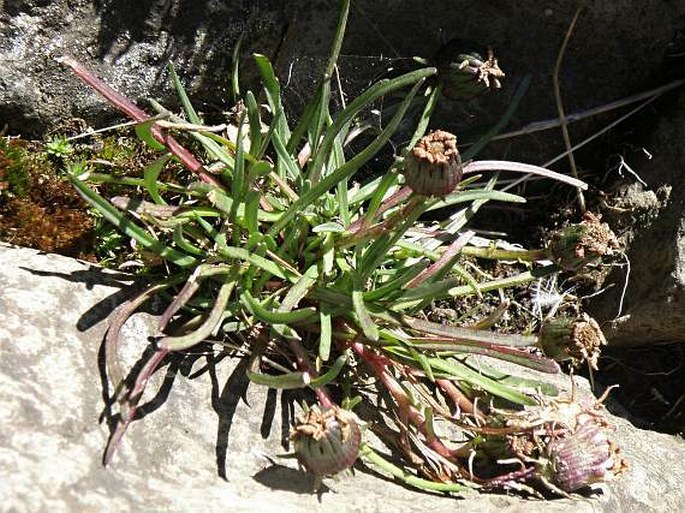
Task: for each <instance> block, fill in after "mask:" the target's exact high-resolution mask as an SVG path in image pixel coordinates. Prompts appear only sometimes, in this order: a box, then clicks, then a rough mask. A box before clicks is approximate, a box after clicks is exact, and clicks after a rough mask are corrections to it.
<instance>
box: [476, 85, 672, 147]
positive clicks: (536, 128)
mask: <svg viewBox="0 0 685 513" xmlns="http://www.w3.org/2000/svg"><path fill="white" fill-rule="evenodd" d="M684 84H685V79H679V80H674V81H672V82H669V83H668V84H664V85H662V86H659V87H655V88H654V89H650V90H649V91H642V92H641V93H636V94H633V95H630V96H626V97H625V98H621V99H620V100H616V101H613V102H609V103H604V104H602V105H599V106H598V107H593V108H591V109H588V110H583V111H580V112H574V113H572V114H568V115H567V116H566V123H567V124H570V123H575V122H576V121H582V120H584V119H588V118H591V117H594V116H599V115H600V114H605V113H607V112H611V111H612V110H616V109H620V108H622V107H626V106H628V105H631V104H633V103H637V102H640V101H642V100H651V99H654V98H657V97H659V96H661V95H662V94H664V93H667V92H669V91H671V90H673V89H676V88H678V87H681V86H682V85H684ZM560 124H561V123H560V120H559V118H558V117H557V118H554V119H544V120H542V121H533V122H532V123H528V124H527V125H524V126H523V127H521V128H519V129H517V130H512V131H511V132H504V133H502V134H498V135H496V136H494V137H493V138H492V139H491V140H492V141H500V140H503V139H513V138H514V137H520V136H522V135H530V134H534V133H535V132H542V131H544V130H551V129H553V128H558V127H559V125H560ZM471 144H473V143H466V144H464V146H469V145H471Z"/></svg>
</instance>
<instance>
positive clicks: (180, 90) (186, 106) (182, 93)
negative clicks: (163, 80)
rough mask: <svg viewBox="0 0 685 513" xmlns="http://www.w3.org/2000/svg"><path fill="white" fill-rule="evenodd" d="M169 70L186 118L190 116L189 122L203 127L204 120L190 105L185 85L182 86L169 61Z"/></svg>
mask: <svg viewBox="0 0 685 513" xmlns="http://www.w3.org/2000/svg"><path fill="white" fill-rule="evenodd" d="M168 68H169V75H171V81H172V83H173V84H174V88H175V89H176V94H178V99H179V100H180V101H181V106H182V107H183V110H184V111H185V113H186V116H188V121H190V122H191V123H194V124H196V125H201V124H202V123H203V121H202V118H201V117H200V116H199V115H198V113H197V111H196V110H195V107H193V104H192V103H190V98H188V93H187V92H186V90H185V88H184V87H183V84H181V79H180V78H179V77H178V74H177V73H176V68H175V67H174V65H173V63H172V62H171V61H169V66H168Z"/></svg>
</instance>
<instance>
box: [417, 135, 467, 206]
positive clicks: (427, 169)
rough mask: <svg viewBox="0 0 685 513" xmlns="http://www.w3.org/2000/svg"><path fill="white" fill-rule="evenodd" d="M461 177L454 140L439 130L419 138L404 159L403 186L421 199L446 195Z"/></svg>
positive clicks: (455, 141) (460, 167)
mask: <svg viewBox="0 0 685 513" xmlns="http://www.w3.org/2000/svg"><path fill="white" fill-rule="evenodd" d="M462 174H463V169H462V165H461V157H460V156H459V151H458V150H457V138H456V136H454V135H453V134H451V133H449V132H445V131H442V130H437V131H435V132H432V133H430V134H428V135H426V136H424V137H422V138H421V139H420V140H419V142H418V143H417V144H416V146H414V148H412V149H411V150H410V151H409V153H408V154H407V156H406V158H405V159H404V178H405V182H406V184H407V186H408V187H410V188H411V189H412V190H413V191H414V192H415V193H417V194H421V195H423V196H437V197H444V196H447V195H448V194H450V193H451V192H453V191H454V189H456V188H457V185H459V182H460V181H461V177H462Z"/></svg>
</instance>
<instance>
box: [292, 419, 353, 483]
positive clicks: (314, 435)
mask: <svg viewBox="0 0 685 513" xmlns="http://www.w3.org/2000/svg"><path fill="white" fill-rule="evenodd" d="M290 439H291V440H292V441H293V442H294V445H295V455H296V456H297V461H298V462H299V463H300V465H302V466H303V467H304V468H305V469H307V470H308V471H309V472H311V473H312V474H314V475H315V476H316V477H317V480H320V479H321V477H324V476H327V475H331V474H337V473H338V472H341V471H343V470H345V469H348V468H350V467H351V466H352V465H353V464H354V462H355V461H356V459H357V457H358V456H359V447H360V445H361V429H360V428H359V424H358V423H357V418H356V415H354V414H353V413H352V412H350V411H347V410H342V409H340V408H338V407H333V408H329V409H326V410H323V411H321V409H320V408H319V407H318V406H313V407H312V408H311V409H310V410H309V411H307V412H305V413H304V414H303V415H301V416H300V417H299V418H298V419H297V424H296V425H295V427H293V429H292V430H291V432H290Z"/></svg>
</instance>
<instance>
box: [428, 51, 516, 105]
mask: <svg viewBox="0 0 685 513" xmlns="http://www.w3.org/2000/svg"><path fill="white" fill-rule="evenodd" d="M473 46H475V45H472V44H470V43H466V42H464V41H462V40H459V39H454V40H452V41H450V42H449V43H447V44H446V45H445V46H444V47H443V48H442V49H441V50H440V51H439V52H438V54H437V55H436V57H435V65H436V67H437V68H438V80H439V83H440V87H441V91H442V94H443V95H444V96H446V97H447V98H449V99H451V100H471V99H473V98H475V97H477V96H480V95H481V94H484V93H486V92H488V91H490V90H491V89H500V88H501V87H502V83H501V79H502V78H504V72H503V71H502V70H501V69H500V67H499V65H498V64H497V59H496V58H495V56H494V54H493V52H492V50H488V53H487V56H488V57H487V59H483V57H482V56H481V54H480V53H478V52H475V51H473V50H471V49H470V48H472V47H473Z"/></svg>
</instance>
